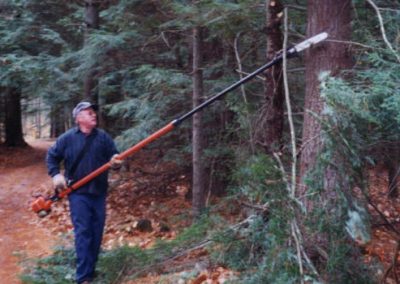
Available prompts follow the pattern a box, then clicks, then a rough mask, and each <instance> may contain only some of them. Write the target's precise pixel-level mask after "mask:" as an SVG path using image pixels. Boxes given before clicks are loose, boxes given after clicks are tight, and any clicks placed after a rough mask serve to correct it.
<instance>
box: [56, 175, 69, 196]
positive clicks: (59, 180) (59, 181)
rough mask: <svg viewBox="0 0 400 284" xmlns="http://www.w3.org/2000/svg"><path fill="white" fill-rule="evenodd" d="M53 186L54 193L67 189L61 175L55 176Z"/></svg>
mask: <svg viewBox="0 0 400 284" xmlns="http://www.w3.org/2000/svg"><path fill="white" fill-rule="evenodd" d="M53 185H54V189H55V190H56V192H58V191H59V190H63V189H65V188H67V182H66V181H65V177H64V176H63V175H62V174H56V175H55V176H54V177H53Z"/></svg>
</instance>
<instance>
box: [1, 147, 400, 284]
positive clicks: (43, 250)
mask: <svg viewBox="0 0 400 284" xmlns="http://www.w3.org/2000/svg"><path fill="white" fill-rule="evenodd" d="M51 143H52V142H51V141H42V140H41V141H34V142H30V147H28V148H24V149H15V148H6V147H0V173H1V174H0V253H1V254H0V267H1V269H0V279H1V282H2V283H8V284H17V283H20V281H19V279H18V274H19V273H21V271H22V266H21V264H20V260H21V259H24V258H32V257H43V256H46V255H49V254H51V253H52V250H53V248H54V246H55V245H56V244H59V242H60V241H61V240H63V241H65V242H70V243H71V240H72V234H71V229H72V225H71V223H70V219H69V215H68V203H67V202H65V201H62V202H58V203H57V204H54V205H53V211H52V213H51V214H50V215H49V216H47V217H46V218H43V219H39V218H37V216H36V215H35V214H34V213H32V212H31V211H30V203H31V202H32V200H34V196H36V195H37V194H39V193H40V194H46V193H51V180H50V178H49V177H48V176H47V173H46V168H45V163H44V158H45V153H46V150H47V148H48V147H49V146H50V145H51ZM141 155H143V156H141ZM144 155H145V156H144ZM159 160H160V159H159V157H158V156H157V154H156V153H149V152H143V153H138V154H137V156H135V159H132V160H131V161H129V163H127V164H126V165H125V167H124V168H123V169H122V170H121V171H120V172H114V173H112V174H111V178H110V185H111V186H110V188H111V190H110V194H109V199H108V208H107V210H108V211H107V212H108V213H107V214H108V215H107V225H106V228H105V235H104V242H103V248H104V249H111V248H113V247H116V246H121V245H129V246H139V247H141V248H148V247H151V245H152V244H154V242H155V241H156V239H160V238H161V239H173V238H174V237H175V236H176V234H177V233H178V232H179V231H180V230H181V229H182V228H184V227H185V226H188V225H189V224H190V220H191V218H190V207H191V206H190V202H189V201H188V200H187V199H186V198H185V195H186V193H187V191H188V187H189V182H188V180H189V179H188V177H187V176H185V175H184V174H182V173H181V172H179V171H177V168H176V167H175V166H174V165H173V164H171V163H167V162H160V161H159ZM386 177H387V175H386V172H385V170H384V169H379V170H378V171H376V170H374V171H373V172H371V179H370V181H371V188H370V196H371V201H372V203H373V204H374V205H375V206H376V208H377V209H378V210H379V211H380V212H381V213H382V216H378V214H377V211H376V210H375V209H374V208H373V206H371V205H369V209H370V211H371V216H372V220H371V222H372V224H374V225H373V227H372V234H371V235H372V240H371V241H370V242H369V243H368V244H367V245H365V246H363V247H362V250H363V252H364V253H365V261H366V262H372V261H375V260H376V259H377V260H379V261H380V262H381V264H382V269H381V274H382V275H381V276H380V278H381V279H384V281H383V282H382V283H399V282H398V281H397V278H399V279H400V264H399V263H400V255H399V247H400V245H399V235H398V233H396V232H395V230H397V229H399V230H400V227H399V225H400V202H399V201H400V200H399V199H388V198H387V194H386V192H387V190H386V189H387V178H386ZM178 216H179V217H178ZM182 216H187V218H184V217H182ZM141 220H149V221H150V222H151V225H152V229H151V230H149V231H147V232H146V231H140V230H138V229H137V227H138V223H140V222H141ZM385 221H387V222H388V223H390V224H391V225H390V226H389V225H388V224H387V223H385ZM166 228H167V229H166ZM391 228H392V229H391ZM201 253H202V252H194V253H193V255H192V256H190V255H189V256H187V257H185V258H183V259H182V260H181V262H186V263H187V264H188V265H183V264H184V263H181V264H182V267H185V268H186V269H187V267H188V266H189V267H190V265H193V266H194V265H196V258H197V257H198V256H199V255H201ZM193 260H194V261H193ZM192 268H193V267H192ZM200 272H201V273H200V274H199V275H200V276H198V277H197V279H196V280H194V281H192V282H191V283H223V282H224V279H227V278H229V277H230V276H231V275H232V272H231V271H229V270H226V269H224V268H222V267H208V268H206V269H204V271H200ZM393 272H395V273H393ZM175 274H177V273H175ZM168 277H172V278H173V279H175V280H176V279H177V278H176V275H175V276H173V275H169V276H168V275H167V276H166V275H159V274H157V273H150V274H148V275H147V276H144V277H143V278H139V279H136V280H134V281H133V280H131V281H128V280H127V281H126V282H125V283H129V284H140V283H143V284H145V283H158V282H159V281H160V279H162V280H163V281H164V282H163V283H169V282H165V281H166V279H168ZM172 278H171V279H172ZM178 278H179V276H178ZM196 281H197V282H196Z"/></svg>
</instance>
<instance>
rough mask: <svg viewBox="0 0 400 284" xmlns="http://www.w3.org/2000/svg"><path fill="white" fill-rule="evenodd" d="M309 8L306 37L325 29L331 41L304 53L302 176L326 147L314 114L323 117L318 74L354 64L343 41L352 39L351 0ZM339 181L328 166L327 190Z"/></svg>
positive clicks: (332, 0) (335, 72)
mask: <svg viewBox="0 0 400 284" xmlns="http://www.w3.org/2000/svg"><path fill="white" fill-rule="evenodd" d="M307 11H308V26H307V37H311V36H313V35H316V34H318V33H320V32H324V31H325V32H328V34H329V40H328V41H326V42H324V43H322V44H319V45H317V46H316V47H313V48H311V49H308V50H307V51H306V54H305V66H306V79H305V80H306V96H305V106H304V108H305V111H304V124H303V136H302V141H303V142H302V143H303V145H302V152H301V164H300V174H301V177H302V178H304V177H305V175H306V174H307V172H309V171H310V170H312V169H313V168H314V167H315V165H316V159H317V155H318V154H319V152H320V150H321V149H322V146H323V145H322V140H321V136H320V134H321V125H320V122H319V120H318V119H317V118H316V117H315V116H314V115H315V114H316V115H318V116H321V112H322V110H323V107H324V101H323V99H322V98H321V97H320V81H319V78H318V76H319V75H320V73H321V72H324V71H327V72H330V74H331V75H332V76H338V75H340V72H341V71H344V70H346V69H349V68H351V66H352V65H353V62H352V59H351V55H350V51H349V48H348V45H347V44H346V43H341V42H345V41H349V40H350V38H351V17H352V6H351V0H324V1H317V0H309V1H308V7H307ZM339 41H340V42H339ZM313 114H314V115H313ZM333 162H334V161H333ZM337 162H339V161H337ZM336 182H337V176H336V172H335V171H334V170H333V169H332V168H330V167H328V168H327V169H326V172H325V190H327V191H328V192H329V191H330V190H332V188H333V187H334V186H335V185H336ZM304 188H305V187H304ZM330 193H332V192H330Z"/></svg>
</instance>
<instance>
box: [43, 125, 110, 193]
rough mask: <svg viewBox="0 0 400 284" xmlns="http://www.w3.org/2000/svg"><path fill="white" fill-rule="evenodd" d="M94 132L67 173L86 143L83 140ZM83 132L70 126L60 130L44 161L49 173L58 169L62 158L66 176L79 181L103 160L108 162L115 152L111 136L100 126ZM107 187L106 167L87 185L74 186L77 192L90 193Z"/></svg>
mask: <svg viewBox="0 0 400 284" xmlns="http://www.w3.org/2000/svg"><path fill="white" fill-rule="evenodd" d="M91 135H96V136H95V137H94V139H93V141H92V142H91V144H90V147H89V149H88V150H87V152H86V153H85V154H84V156H83V158H82V159H81V161H80V162H79V164H78V166H77V167H76V170H75V173H74V174H73V176H70V170H71V167H72V164H73V163H74V161H75V160H76V158H77V156H78V155H79V152H80V151H81V149H83V147H84V145H85V140H86V139H87V138H88V137H89V136H91ZM89 136H86V135H85V134H84V133H83V132H81V131H80V130H79V128H78V127H75V128H72V129H70V130H68V131H67V132H65V133H64V134H62V135H61V136H60V137H59V138H58V139H57V141H56V143H55V144H54V145H53V146H52V147H51V148H50V149H49V151H48V152H47V157H46V162H47V168H48V173H49V175H50V176H51V177H53V176H55V175H56V174H58V173H60V164H61V162H62V161H63V162H64V171H65V173H64V175H65V178H66V179H67V180H68V179H72V180H73V181H78V180H79V179H81V178H83V177H85V176H86V175H88V174H89V173H91V172H92V171H94V170H96V169H98V168H99V167H101V166H102V165H104V164H105V163H107V162H109V161H110V159H111V157H112V156H113V155H114V154H117V153H118V151H117V148H116V147H115V144H114V141H113V140H112V138H111V137H110V136H109V135H108V134H107V133H106V132H105V131H104V130H101V129H99V128H95V129H93V131H92V133H91V134H90V135H89ZM107 187H108V171H106V172H104V173H103V174H101V175H99V176H98V177H96V178H95V179H93V180H92V181H90V182H89V183H87V184H86V185H83V186H82V187H81V188H79V189H78V190H76V193H89V194H94V195H101V194H105V193H106V192H107Z"/></svg>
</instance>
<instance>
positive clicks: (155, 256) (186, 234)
mask: <svg viewBox="0 0 400 284" xmlns="http://www.w3.org/2000/svg"><path fill="white" fill-rule="evenodd" d="M211 222H212V221H211V220H210V219H209V218H202V219H200V220H198V221H197V222H196V223H194V224H193V225H192V226H190V227H188V228H186V229H185V230H183V231H182V232H181V233H180V234H179V235H178V236H177V237H176V238H175V239H174V240H170V241H164V240H157V241H156V244H155V245H154V246H153V247H152V248H150V249H140V248H138V247H128V246H123V247H119V248H116V249H112V250H109V251H103V252H102V253H101V254H100V256H99V262H98V264H97V267H96V272H97V273H96V274H97V277H96V279H95V282H94V283H99V284H100V283H104V284H108V283H119V281H120V280H122V279H123V278H125V277H130V278H134V277H137V276H141V275H142V274H147V273H149V272H152V269H154V270H157V269H158V264H159V263H162V262H163V261H165V260H167V259H169V258H171V257H174V256H177V255H180V254H181V253H182V252H184V251H185V250H187V249H190V248H191V247H192V246H195V245H196V244H197V243H199V242H201V241H202V240H204V239H206V238H207V229H208V228H209V227H210V226H212V225H211ZM75 258H76V256H75V251H74V249H73V247H72V246H71V245H69V246H68V245H67V246H59V247H56V248H55V249H54V251H53V253H52V255H50V256H48V257H45V258H40V259H25V260H23V261H22V265H23V267H24V271H23V273H22V274H21V275H20V279H21V281H22V283H31V284H48V283H54V284H64V283H65V284H68V283H75V281H74V275H75Z"/></svg>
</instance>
